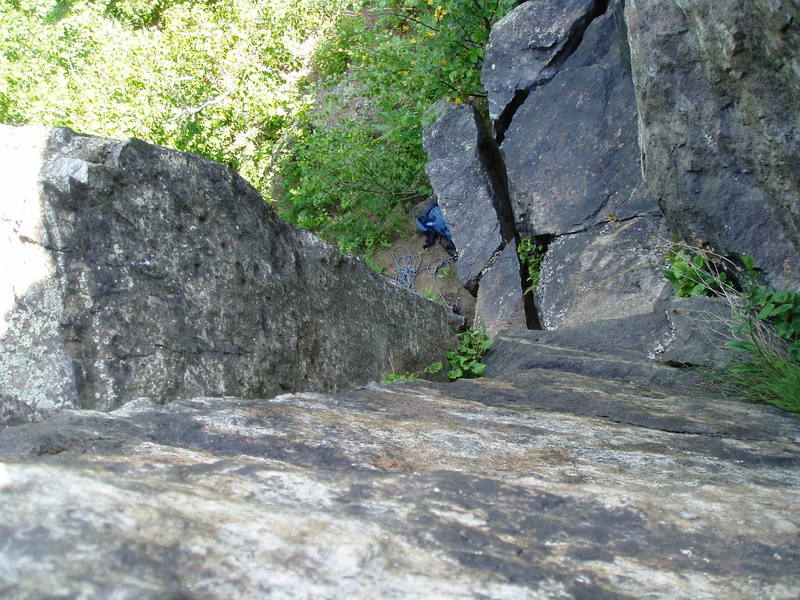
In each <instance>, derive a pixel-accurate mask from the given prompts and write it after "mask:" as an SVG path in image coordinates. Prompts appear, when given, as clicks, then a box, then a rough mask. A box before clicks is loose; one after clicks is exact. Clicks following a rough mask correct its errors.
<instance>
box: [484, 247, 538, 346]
mask: <svg viewBox="0 0 800 600" xmlns="http://www.w3.org/2000/svg"><path fill="white" fill-rule="evenodd" d="M522 292H523V290H522V286H521V285H520V266H519V257H518V256H517V244H516V243H515V242H511V243H509V244H508V245H507V246H506V247H505V248H504V249H503V251H502V252H501V253H500V255H499V256H498V257H497V261H496V262H495V263H494V264H493V265H492V266H491V267H489V268H488V269H487V270H486V273H485V274H484V275H483V277H482V278H481V285H480V288H478V298H477V301H476V302H475V323H476V324H480V325H483V326H484V327H486V333H487V335H488V336H489V337H491V338H494V337H495V336H496V335H497V334H498V333H499V332H500V331H501V330H503V329H526V328H527V324H526V317H525V300H524V298H523V295H522Z"/></svg>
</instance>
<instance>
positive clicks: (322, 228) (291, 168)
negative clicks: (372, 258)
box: [279, 120, 426, 254]
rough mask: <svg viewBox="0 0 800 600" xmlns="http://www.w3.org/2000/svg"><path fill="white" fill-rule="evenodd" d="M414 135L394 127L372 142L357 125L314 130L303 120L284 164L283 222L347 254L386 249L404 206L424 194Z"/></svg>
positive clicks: (367, 129) (370, 133)
mask: <svg viewBox="0 0 800 600" xmlns="http://www.w3.org/2000/svg"><path fill="white" fill-rule="evenodd" d="M418 133H419V132H418V131H416V130H414V129H405V128H402V127H399V126H398V127H396V128H394V129H392V130H391V131H386V132H384V133H383V134H377V135H376V132H375V130H374V129H373V127H372V126H371V125H369V124H368V123H364V122H359V121H355V120H351V121H344V122H340V123H335V124H333V125H331V126H330V127H328V128H324V129H323V128H319V129H314V128H313V127H312V126H311V125H310V123H309V122H308V121H307V120H304V121H303V124H302V125H301V127H300V129H299V130H298V131H297V133H296V136H297V137H296V142H295V145H294V147H293V148H292V149H291V150H290V152H291V154H288V155H287V156H286V157H284V159H283V160H282V162H281V170H282V178H283V180H284V181H285V188H286V200H285V201H284V202H283V203H282V204H281V206H280V207H279V213H280V215H281V216H282V217H283V218H285V219H287V220H288V221H291V222H293V223H295V224H297V225H299V226H300V227H305V228H307V229H310V230H312V231H315V232H317V233H319V234H320V235H322V236H323V237H325V238H327V239H329V240H333V241H337V242H338V245H339V248H340V249H341V250H342V251H343V252H346V253H349V254H355V253H357V252H364V251H369V250H372V249H375V248H377V247H379V246H382V245H388V243H389V241H390V239H391V237H392V235H393V233H394V232H396V231H397V230H399V229H400V228H401V227H402V225H403V224H405V221H406V216H405V212H404V211H403V207H404V202H403V201H404V200H410V199H414V198H417V197H419V196H420V195H421V194H422V193H424V192H425V191H426V188H425V181H424V179H423V178H422V176H423V172H422V171H420V169H419V165H420V164H422V161H423V158H422V157H421V156H420V155H419V154H418V153H417V152H418V151H420V152H421V148H418V147H417V144H416V140H414V143H411V140H410V139H409V138H410V137H411V136H412V135H414V134H417V135H418ZM409 152H411V153H409ZM389 157H392V160H389Z"/></svg>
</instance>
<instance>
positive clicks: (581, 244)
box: [487, 2, 669, 329]
mask: <svg viewBox="0 0 800 600" xmlns="http://www.w3.org/2000/svg"><path fill="white" fill-rule="evenodd" d="M529 4H530V5H531V8H529V9H526V10H525V11H521V10H520V9H517V11H518V14H517V16H516V17H515V21H514V22H515V23H517V25H516V27H517V28H521V29H524V27H523V25H522V23H523V22H526V23H527V25H526V26H527V28H528V29H530V30H532V31H535V30H537V27H539V25H538V23H539V19H540V14H539V13H538V12H537V11H534V10H532V7H533V6H537V5H538V4H539V3H535V2H533V3H529ZM524 6H526V5H523V6H522V7H520V8H523V7H524ZM596 9H598V7H596V6H593V7H592V8H591V10H589V9H588V8H586V10H588V12H586V14H585V15H584V17H582V18H583V21H581V29H580V35H578V34H575V35H574V37H573V41H572V42H571V43H570V44H568V45H566V46H564V51H563V52H562V54H561V55H560V56H561V59H560V61H558V62H557V63H555V64H552V65H551V66H550V67H549V69H550V71H549V75H548V78H547V79H546V80H542V81H539V83H538V84H537V85H536V86H533V87H532V88H531V89H530V90H529V92H528V93H527V94H526V95H525V97H524V99H523V100H522V102H521V105H519V106H517V107H516V108H515V110H514V112H513V114H510V113H509V114H507V117H508V122H507V124H506V127H507V129H506V130H505V135H504V138H503V142H502V145H501V146H500V152H501V155H502V158H503V160H504V164H505V167H506V173H507V178H508V187H509V197H510V201H511V206H512V210H513V212H514V217H515V225H516V227H517V228H518V230H520V231H524V232H527V233H528V234H529V235H532V236H534V237H535V238H536V239H537V240H538V241H539V242H540V243H541V244H543V245H545V246H546V247H547V248H546V249H547V254H546V257H545V261H544V264H543V266H542V276H541V278H540V283H539V285H538V287H537V294H536V301H535V303H536V310H537V312H538V319H539V321H540V323H541V325H542V326H543V327H545V328H547V329H554V328H558V327H568V326H573V325H577V324H580V323H584V322H587V321H593V320H599V319H619V318H624V317H626V316H631V315H637V314H642V313H647V312H651V311H653V310H654V309H655V306H656V304H657V303H658V302H659V301H661V300H663V299H664V298H665V297H666V296H667V295H669V285H668V283H667V282H666V280H665V279H664V277H663V275H662V273H661V263H662V262H663V261H662V258H661V256H660V254H659V252H658V251H657V249H656V243H655V240H656V238H658V237H663V236H664V235H666V233H667V232H666V229H665V227H664V224H663V217H662V214H661V211H660V210H659V207H658V205H657V204H656V202H655V199H654V197H653V196H652V195H651V194H650V193H649V192H648V191H647V190H646V189H645V186H644V184H643V182H642V178H641V165H640V160H639V148H638V144H637V135H636V104H635V100H634V95H633V87H632V85H631V81H630V75H629V74H628V72H627V70H626V67H625V60H624V57H623V55H621V53H620V51H619V31H618V27H617V25H618V24H617V18H616V17H615V15H614V13H613V12H611V11H609V12H608V13H607V14H601V15H597V14H596V13H597V10H596ZM517 11H515V12H517ZM587 19H589V21H590V22H586V20H587ZM501 33H502V28H498V30H497V31H496V32H495V33H493V36H495V35H496V36H498V39H499V36H500V34H501ZM499 48H501V46H499V45H498V46H497V47H495V48H494V54H493V56H492V57H490V58H487V64H488V62H489V61H490V60H499V56H498V53H499ZM511 56H513V54H512V55H511ZM510 58H511V57H510V56H508V57H506V59H510Z"/></svg>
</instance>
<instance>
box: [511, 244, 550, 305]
mask: <svg viewBox="0 0 800 600" xmlns="http://www.w3.org/2000/svg"><path fill="white" fill-rule="evenodd" d="M545 252H546V249H545V247H544V246H542V245H541V244H536V243H534V241H533V240H532V239H531V238H522V239H521V240H520V241H519V244H518V245H517V254H518V255H519V262H520V263H522V266H523V267H524V268H525V269H527V271H528V284H529V285H528V288H527V289H526V290H525V292H524V293H526V294H528V293H530V292H535V291H536V286H538V285H539V279H540V277H541V269H542V263H543V262H544V257H545Z"/></svg>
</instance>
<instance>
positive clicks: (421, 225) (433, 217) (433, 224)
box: [417, 202, 456, 256]
mask: <svg viewBox="0 0 800 600" xmlns="http://www.w3.org/2000/svg"><path fill="white" fill-rule="evenodd" d="M417 231H419V232H420V233H424V234H425V244H424V245H423V246H422V247H423V248H430V247H431V246H433V244H434V243H435V242H436V239H437V238H438V239H439V243H440V244H441V245H442V247H443V248H444V249H445V250H447V252H448V254H450V255H451V256H454V255H455V254H456V247H455V244H453V237H452V236H451V235H450V230H449V229H448V228H447V223H445V221H444V215H443V214H442V209H440V208H439V204H438V203H437V202H433V203H431V204H430V205H429V206H428V207H427V208H426V209H425V212H423V213H422V214H421V215H420V216H419V217H418V218H417Z"/></svg>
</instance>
